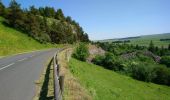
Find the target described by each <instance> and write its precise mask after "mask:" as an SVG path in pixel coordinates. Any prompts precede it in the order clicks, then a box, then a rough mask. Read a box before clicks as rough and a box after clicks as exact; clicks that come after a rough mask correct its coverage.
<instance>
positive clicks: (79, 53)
mask: <svg viewBox="0 0 170 100" xmlns="http://www.w3.org/2000/svg"><path fill="white" fill-rule="evenodd" d="M88 56H89V50H88V47H87V46H86V44H84V43H80V44H79V46H78V47H77V48H76V50H75V52H74V53H73V57H74V58H76V59H78V60H81V61H86V59H87V57H88Z"/></svg>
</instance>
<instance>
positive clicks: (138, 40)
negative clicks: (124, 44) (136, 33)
mask: <svg viewBox="0 0 170 100" xmlns="http://www.w3.org/2000/svg"><path fill="white" fill-rule="evenodd" d="M160 39H170V33H166V34H155V35H144V36H140V38H134V39H128V40H130V41H131V42H130V43H129V44H134V45H137V44H138V45H141V46H149V43H150V41H151V40H152V41H153V42H154V44H155V46H158V47H162V46H164V47H168V45H169V44H170V41H160ZM118 40H119V39H108V40H101V42H112V41H118Z"/></svg>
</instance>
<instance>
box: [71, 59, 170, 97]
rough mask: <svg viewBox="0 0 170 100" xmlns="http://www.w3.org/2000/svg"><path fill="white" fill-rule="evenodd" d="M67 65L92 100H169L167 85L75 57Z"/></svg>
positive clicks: (169, 89)
mask: <svg viewBox="0 0 170 100" xmlns="http://www.w3.org/2000/svg"><path fill="white" fill-rule="evenodd" d="M69 66H70V70H71V72H72V73H73V75H74V76H75V77H77V78H78V79H79V81H80V83H81V84H82V85H83V86H85V87H86V88H87V89H88V91H89V92H90V93H91V95H92V96H93V98H94V100H114V99H115V100H170V96H169V95H170V87H168V86H162V85H157V84H153V83H145V82H141V81H137V80H134V79H132V78H130V77H127V76H124V75H120V74H118V73H116V72H113V71H110V70H107V69H104V68H102V67H100V66H97V65H94V64H88V63H86V62H81V61H78V60H76V59H71V61H70V63H69Z"/></svg>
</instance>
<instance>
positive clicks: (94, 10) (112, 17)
mask: <svg viewBox="0 0 170 100" xmlns="http://www.w3.org/2000/svg"><path fill="white" fill-rule="evenodd" d="M2 1H3V3H4V4H5V5H8V4H9V2H10V0H2ZM16 1H17V2H19V3H20V4H21V5H22V8H27V7H29V6H30V5H35V6H36V7H40V6H51V7H54V8H55V9H58V8H61V9H62V10H63V12H64V14H65V15H67V16H68V15H69V16H71V17H72V18H73V19H75V20H76V21H77V22H79V24H80V25H81V26H82V27H83V29H84V31H85V32H87V33H88V34H89V37H90V39H91V40H99V39H110V38H121V37H130V36H138V35H147V34H159V33H167V32H170V0H16Z"/></svg>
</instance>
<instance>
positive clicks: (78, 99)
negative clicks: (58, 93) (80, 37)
mask: <svg viewBox="0 0 170 100" xmlns="http://www.w3.org/2000/svg"><path fill="white" fill-rule="evenodd" d="M72 51H73V50H72V48H68V49H65V50H63V51H61V52H60V53H59V54H58V59H59V61H58V63H59V65H60V75H64V76H65V78H64V93H63V99H64V100H92V97H91V95H90V94H89V93H88V91H87V89H86V88H85V87H84V86H82V85H81V84H80V82H79V81H78V79H77V78H76V77H74V76H73V74H72V73H71V72H70V70H69V66H68V62H69V59H71V58H70V57H71V54H72Z"/></svg>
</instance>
